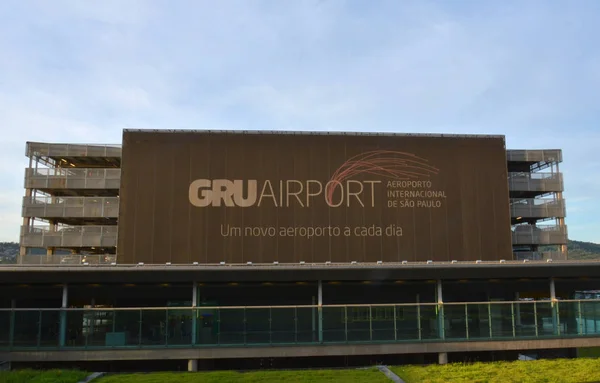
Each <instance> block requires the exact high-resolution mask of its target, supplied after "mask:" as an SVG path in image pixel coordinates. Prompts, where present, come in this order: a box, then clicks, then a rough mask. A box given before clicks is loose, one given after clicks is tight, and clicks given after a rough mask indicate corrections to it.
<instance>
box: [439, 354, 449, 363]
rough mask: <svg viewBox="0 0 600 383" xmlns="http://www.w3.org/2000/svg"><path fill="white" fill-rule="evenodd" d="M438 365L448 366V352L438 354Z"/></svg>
mask: <svg viewBox="0 0 600 383" xmlns="http://www.w3.org/2000/svg"><path fill="white" fill-rule="evenodd" d="M438 364H448V353H447V352H440V353H438Z"/></svg>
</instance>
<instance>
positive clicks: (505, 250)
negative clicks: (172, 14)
mask: <svg viewBox="0 0 600 383" xmlns="http://www.w3.org/2000/svg"><path fill="white" fill-rule="evenodd" d="M26 155H27V157H28V159H29V166H28V168H27V169H26V171H25V196H24V198H23V206H22V216H23V224H22V227H21V238H20V244H21V251H20V254H19V257H18V261H17V265H10V266H3V267H0V278H1V282H0V361H2V360H7V361H11V362H13V363H22V364H27V363H29V364H40V363H55V362H56V363H58V362H69V363H78V362H82V363H83V362H98V363H100V362H102V361H114V360H119V361H140V362H141V361H148V362H149V361H156V360H174V361H183V362H184V363H186V364H187V366H188V368H189V369H190V370H195V369H197V368H198V362H199V361H200V362H201V364H200V368H209V367H211V366H213V367H214V365H215V361H218V360H225V359H226V360H234V359H235V360H261V361H263V360H269V361H270V362H269V363H270V364H269V366H272V367H277V366H278V365H280V364H281V363H280V362H278V361H279V360H282V358H284V359H285V358H287V359H289V358H292V359H293V358H322V359H325V358H328V357H342V358H346V357H354V356H356V357H358V356H369V357H372V358H373V360H376V359H377V358H378V357H384V356H386V355H387V356H389V355H407V356H409V355H425V356H429V355H431V356H433V357H435V358H436V360H439V362H440V363H445V362H446V361H447V360H448V358H450V359H451V360H452V358H453V355H462V354H463V353H468V352H475V351H478V352H487V351H490V352H491V351H521V352H524V351H526V350H547V349H560V350H565V349H569V350H572V349H582V348H589V347H596V346H600V336H599V335H600V306H598V305H599V304H600V303H598V301H597V298H600V292H599V293H596V292H595V290H598V289H600V287H599V282H600V264H598V263H594V262H575V261H569V260H568V254H567V249H566V244H567V237H568V235H567V227H566V225H565V222H564V219H565V215H566V214H565V210H566V209H565V201H564V199H563V196H562V192H563V189H564V187H563V180H562V174H561V172H560V170H559V164H560V163H561V162H562V152H561V150H558V149H552V150H507V149H506V147H505V139H504V137H503V136H487V135H486V136H482V135H422V134H354V133H327V134H318V133H299V132H233V131H227V132H226V131H146V130H125V131H124V133H123V143H122V145H80V144H56V143H39V142H28V143H27V149H26ZM40 249H44V251H43V253H44V254H40ZM261 363H262V362H261ZM278 363H279V364H278Z"/></svg>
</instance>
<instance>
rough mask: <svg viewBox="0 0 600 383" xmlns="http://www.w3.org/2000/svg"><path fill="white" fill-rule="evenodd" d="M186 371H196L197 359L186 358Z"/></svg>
mask: <svg viewBox="0 0 600 383" xmlns="http://www.w3.org/2000/svg"><path fill="white" fill-rule="evenodd" d="M188 371H189V372H196V371H198V359H190V360H188Z"/></svg>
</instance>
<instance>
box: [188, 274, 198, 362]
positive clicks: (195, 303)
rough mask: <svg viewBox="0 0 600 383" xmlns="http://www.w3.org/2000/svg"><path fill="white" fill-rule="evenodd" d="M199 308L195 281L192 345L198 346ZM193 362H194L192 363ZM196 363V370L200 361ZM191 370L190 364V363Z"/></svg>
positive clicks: (193, 290) (193, 286)
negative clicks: (197, 308)
mask: <svg viewBox="0 0 600 383" xmlns="http://www.w3.org/2000/svg"><path fill="white" fill-rule="evenodd" d="M196 307H198V282H196V281H194V282H193V283H192V344H196V339H197V336H198V334H197V332H198V321H197V319H198V311H196V310H195V308H196ZM190 362H192V361H190ZM194 362H196V370H193V371H197V369H198V361H194ZM188 368H189V363H188Z"/></svg>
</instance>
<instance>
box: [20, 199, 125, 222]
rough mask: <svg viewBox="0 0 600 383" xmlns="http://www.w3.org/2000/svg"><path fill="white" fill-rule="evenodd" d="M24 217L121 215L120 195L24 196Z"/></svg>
mask: <svg viewBox="0 0 600 383" xmlns="http://www.w3.org/2000/svg"><path fill="white" fill-rule="evenodd" d="M22 213H23V214H22V216H23V217H40V218H44V217H65V218H66V217H87V218H93V217H99V218H117V217H118V216H119V197H46V196H36V197H33V196H30V197H23V212H22Z"/></svg>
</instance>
